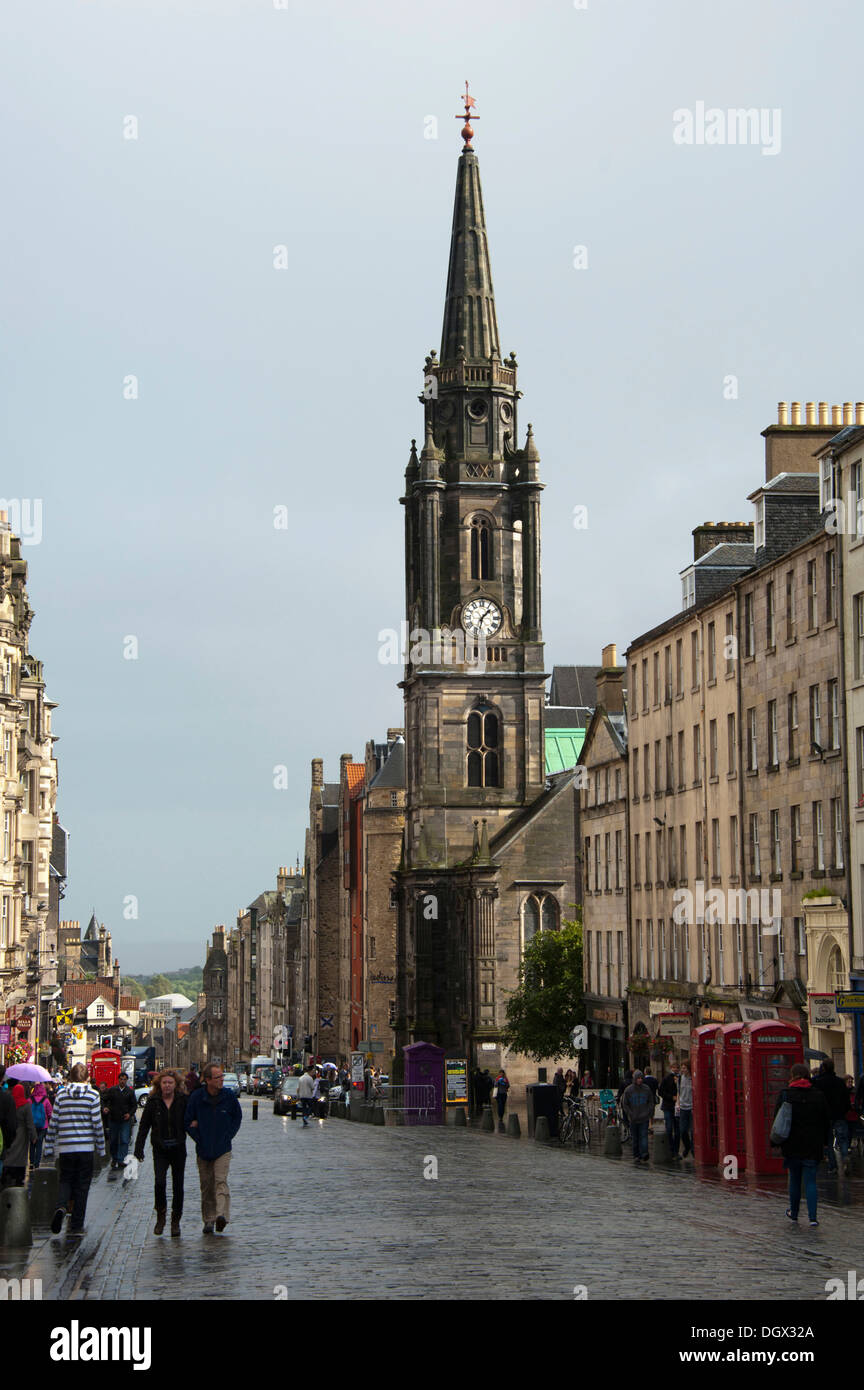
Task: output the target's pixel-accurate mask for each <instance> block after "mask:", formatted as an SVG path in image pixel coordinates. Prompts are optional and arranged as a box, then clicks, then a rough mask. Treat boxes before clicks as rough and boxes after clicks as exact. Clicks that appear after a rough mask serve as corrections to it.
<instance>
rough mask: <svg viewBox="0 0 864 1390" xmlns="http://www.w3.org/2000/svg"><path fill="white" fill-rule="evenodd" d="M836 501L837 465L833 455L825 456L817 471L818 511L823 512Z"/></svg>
mask: <svg viewBox="0 0 864 1390" xmlns="http://www.w3.org/2000/svg"><path fill="white" fill-rule="evenodd" d="M836 499H837V465H836V463H835V460H834V455H833V454H826V455H825V457H824V458H823V459H822V466H821V468H820V470H819V510H820V512H824V511H825V510H826V509H827V508H828V507H830V506H831V503H832V502H834V501H836Z"/></svg>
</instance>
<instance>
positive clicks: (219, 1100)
mask: <svg viewBox="0 0 864 1390" xmlns="http://www.w3.org/2000/svg"><path fill="white" fill-rule="evenodd" d="M202 1080H203V1082H204V1085H203V1086H199V1087H198V1089H197V1090H196V1091H193V1092H192V1094H191V1096H190V1097H189V1099H188V1101H187V1102H186V1132H187V1133H188V1134H190V1135H191V1136H192V1138H193V1139H194V1140H195V1146H196V1148H197V1150H198V1176H199V1178H200V1179H201V1215H202V1217H203V1218H204V1234H205V1236H212V1234H213V1230H214V1227H215V1229H216V1230H217V1231H224V1230H225V1227H226V1226H227V1225H228V1217H229V1214H230V1211H231V1194H230V1193H229V1191H228V1168H229V1166H230V1163H231V1140H232V1139H233V1138H234V1135H235V1134H236V1133H237V1131H238V1129H239V1128H240V1125H241V1123H242V1121H243V1112H242V1111H241V1109H240V1102H239V1100H238V1099H237V1097H236V1096H235V1094H234V1092H233V1091H226V1090H224V1089H223V1086H222V1082H223V1080H224V1074H223V1071H222V1068H221V1067H220V1066H219V1063H218V1062H210V1063H209V1065H208V1066H206V1067H205V1068H204V1071H203V1072H202Z"/></svg>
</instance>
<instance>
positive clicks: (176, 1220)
mask: <svg viewBox="0 0 864 1390" xmlns="http://www.w3.org/2000/svg"><path fill="white" fill-rule="evenodd" d="M171 1234H172V1236H179V1234H180V1217H179V1216H172V1217H171Z"/></svg>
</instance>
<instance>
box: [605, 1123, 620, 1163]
mask: <svg viewBox="0 0 864 1390" xmlns="http://www.w3.org/2000/svg"><path fill="white" fill-rule="evenodd" d="M603 1152H604V1154H609V1155H610V1157H612V1158H620V1157H621V1152H622V1148H621V1130H620V1128H619V1126H618V1125H607V1126H606V1138H605V1139H604V1140H603Z"/></svg>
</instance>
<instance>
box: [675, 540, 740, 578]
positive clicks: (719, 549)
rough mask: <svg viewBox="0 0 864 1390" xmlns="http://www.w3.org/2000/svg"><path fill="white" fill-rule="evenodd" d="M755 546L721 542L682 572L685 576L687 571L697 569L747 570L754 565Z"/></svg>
mask: <svg viewBox="0 0 864 1390" xmlns="http://www.w3.org/2000/svg"><path fill="white" fill-rule="evenodd" d="M753 553H754V552H753V546H752V545H750V544H749V543H747V542H745V541H721V542H720V544H719V545H715V546H713V547H712V548H711V550H706V551H705V554H704V555H700V557H699V559H698V560H691V561H690V563H689V565H685V566H684V569H683V570H681V571H680V572H681V574H684V573H685V571H686V570H691V569H696V568H697V567H698V568H699V569H714V568H715V567H716V568H719V569H725V568H730V567H731V568H734V569H746V568H747V567H748V566H749V565H752V564H753Z"/></svg>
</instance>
